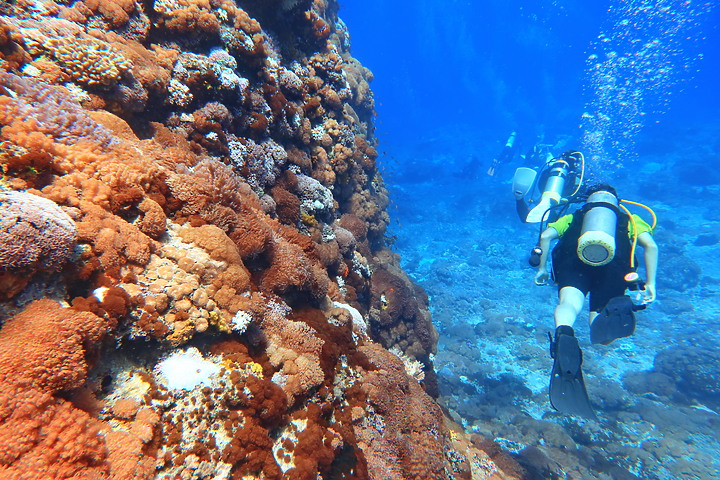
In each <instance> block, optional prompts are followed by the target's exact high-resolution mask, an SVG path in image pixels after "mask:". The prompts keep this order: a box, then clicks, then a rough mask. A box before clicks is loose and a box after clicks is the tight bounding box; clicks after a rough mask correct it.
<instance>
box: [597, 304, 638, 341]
mask: <svg viewBox="0 0 720 480" xmlns="http://www.w3.org/2000/svg"><path fill="white" fill-rule="evenodd" d="M637 309H638V307H636V306H635V304H634V303H633V301H632V299H631V298H630V297H628V296H627V295H623V296H622V297H615V298H611V299H610V301H609V302H608V303H607V305H605V308H603V309H602V310H600V312H599V313H598V314H597V316H596V317H595V319H594V320H593V322H592V324H591V325H590V341H591V342H592V343H602V344H603V345H609V344H610V343H612V342H613V341H614V340H617V339H618V338H624V337H629V336H630V335H632V334H633V333H635V310H637Z"/></svg>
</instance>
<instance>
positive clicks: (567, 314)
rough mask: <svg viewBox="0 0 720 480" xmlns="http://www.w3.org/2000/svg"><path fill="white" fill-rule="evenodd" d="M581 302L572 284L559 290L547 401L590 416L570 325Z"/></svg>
mask: <svg viewBox="0 0 720 480" xmlns="http://www.w3.org/2000/svg"><path fill="white" fill-rule="evenodd" d="M584 303H585V294H584V293H583V292H582V291H581V290H579V289H577V288H575V287H563V288H561V289H560V300H559V302H558V305H557V307H556V308H555V326H556V329H555V336H554V338H551V343H550V356H551V357H552V358H553V359H554V362H553V369H552V373H551V374H550V403H551V404H552V406H553V407H554V408H555V409H556V410H558V411H560V412H563V413H569V414H573V415H582V416H587V417H593V416H594V413H593V410H592V406H591V405H590V400H589V398H588V395H587V391H586V390H585V382H584V380H583V375H582V350H581V349H580V345H579V343H578V341H577V339H576V338H575V331H574V330H573V328H572V325H573V324H574V323H575V319H576V318H577V316H578V314H579V313H580V310H582V307H583V305H584Z"/></svg>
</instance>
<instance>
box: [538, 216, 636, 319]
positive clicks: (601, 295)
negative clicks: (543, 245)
mask: <svg viewBox="0 0 720 480" xmlns="http://www.w3.org/2000/svg"><path fill="white" fill-rule="evenodd" d="M586 211H587V209H586V208H582V209H580V210H578V211H577V212H575V213H573V214H572V215H573V219H572V221H571V222H570V226H569V227H568V229H567V230H566V231H565V233H564V234H563V235H562V237H560V241H559V242H558V243H557V245H555V248H554V249H553V251H552V260H553V275H554V278H555V282H556V283H557V284H558V288H559V289H560V288H563V287H575V288H577V289H578V290H580V291H582V292H583V293H584V294H585V295H587V294H588V293H589V294H590V311H592V312H599V311H600V310H602V308H603V307H604V306H605V305H607V303H608V301H609V300H610V299H611V298H613V297H619V296H622V295H624V294H625V289H626V288H627V282H625V278H624V277H625V275H626V274H627V273H628V272H630V271H632V269H631V268H630V240H629V237H628V225H629V223H630V218H629V217H628V215H627V214H625V213H623V212H621V211H619V210H618V211H617V212H616V214H617V216H618V221H617V227H616V228H615V256H614V257H613V259H612V260H611V261H610V262H609V263H607V264H606V265H602V266H592V265H588V264H586V263H585V262H583V261H582V260H580V258H579V257H578V254H577V246H578V239H579V238H580V231H581V230H582V223H583V218H584V216H585V212H586Z"/></svg>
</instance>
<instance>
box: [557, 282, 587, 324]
mask: <svg viewBox="0 0 720 480" xmlns="http://www.w3.org/2000/svg"><path fill="white" fill-rule="evenodd" d="M559 296H560V299H559V301H558V304H557V307H555V327H559V326H561V325H566V326H568V327H572V326H573V324H574V323H575V319H576V318H577V316H578V314H579V313H580V310H582V307H583V305H584V304H585V294H584V293H583V292H582V291H581V290H579V289H577V288H575V287H562V288H561V289H560V293H559Z"/></svg>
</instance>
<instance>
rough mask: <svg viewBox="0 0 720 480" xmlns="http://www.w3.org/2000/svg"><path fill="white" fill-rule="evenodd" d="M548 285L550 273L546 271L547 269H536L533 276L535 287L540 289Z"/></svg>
mask: <svg viewBox="0 0 720 480" xmlns="http://www.w3.org/2000/svg"><path fill="white" fill-rule="evenodd" d="M548 283H550V272H548V271H547V268H543V267H540V268H538V271H537V273H536V274H535V285H538V286H541V287H542V286H544V285H547V284H548Z"/></svg>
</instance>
